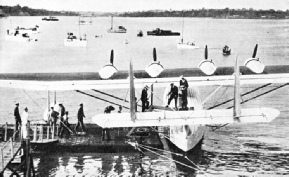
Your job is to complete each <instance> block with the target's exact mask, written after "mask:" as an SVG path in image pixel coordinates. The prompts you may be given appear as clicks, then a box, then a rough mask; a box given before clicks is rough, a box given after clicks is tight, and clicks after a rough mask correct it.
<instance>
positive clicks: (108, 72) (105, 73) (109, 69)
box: [99, 64, 117, 79]
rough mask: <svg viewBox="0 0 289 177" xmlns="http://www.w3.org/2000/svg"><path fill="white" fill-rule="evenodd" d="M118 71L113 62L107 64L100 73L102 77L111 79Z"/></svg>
mask: <svg viewBox="0 0 289 177" xmlns="http://www.w3.org/2000/svg"><path fill="white" fill-rule="evenodd" d="M116 72H117V69H116V67H115V66H113V65H112V64H108V65H105V66H104V67H103V68H102V69H101V70H100V71H99V75H100V77H101V78H102V79H109V78H111V77H112V76H113V75H114V73H116Z"/></svg>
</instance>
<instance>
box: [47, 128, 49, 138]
mask: <svg viewBox="0 0 289 177" xmlns="http://www.w3.org/2000/svg"><path fill="white" fill-rule="evenodd" d="M47 139H49V125H48V126H47Z"/></svg>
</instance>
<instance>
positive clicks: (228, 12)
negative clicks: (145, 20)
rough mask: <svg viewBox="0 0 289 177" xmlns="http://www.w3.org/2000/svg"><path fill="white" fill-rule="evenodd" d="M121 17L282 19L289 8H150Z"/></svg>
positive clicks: (287, 14)
mask: <svg viewBox="0 0 289 177" xmlns="http://www.w3.org/2000/svg"><path fill="white" fill-rule="evenodd" d="M118 16H121V17H183V16H184V17H211V18H244V19H256V18H276V19H284V18H288V17H289V10H286V11H281V10H277V11H276V10H274V9H269V10H255V9H252V8H250V9H245V8H243V9H229V8H225V9H205V8H202V9H191V10H183V11H176V10H150V11H136V12H125V13H121V14H118Z"/></svg>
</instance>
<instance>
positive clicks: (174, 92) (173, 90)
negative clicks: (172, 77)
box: [166, 83, 178, 110]
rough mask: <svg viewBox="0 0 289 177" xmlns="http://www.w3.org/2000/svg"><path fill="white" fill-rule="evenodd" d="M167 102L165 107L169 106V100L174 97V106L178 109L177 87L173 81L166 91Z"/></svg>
mask: <svg viewBox="0 0 289 177" xmlns="http://www.w3.org/2000/svg"><path fill="white" fill-rule="evenodd" d="M168 97H169V99H168V104H167V106H166V107H169V105H170V104H171V101H172V100H173V99H174V100H175V108H176V110H177V109H178V105H177V103H178V87H177V86H175V85H174V83H171V90H170V92H169V93H168Z"/></svg>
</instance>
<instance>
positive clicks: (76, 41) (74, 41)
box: [64, 33, 87, 47]
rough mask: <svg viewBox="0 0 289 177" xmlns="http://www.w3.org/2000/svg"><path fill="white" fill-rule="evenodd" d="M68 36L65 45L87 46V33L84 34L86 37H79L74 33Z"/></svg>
mask: <svg viewBox="0 0 289 177" xmlns="http://www.w3.org/2000/svg"><path fill="white" fill-rule="evenodd" d="M67 35H68V36H67V38H66V39H64V46H66V47H86V45H87V39H86V35H84V38H81V37H80V38H77V37H76V36H75V35H73V33H68V34H67Z"/></svg>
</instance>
